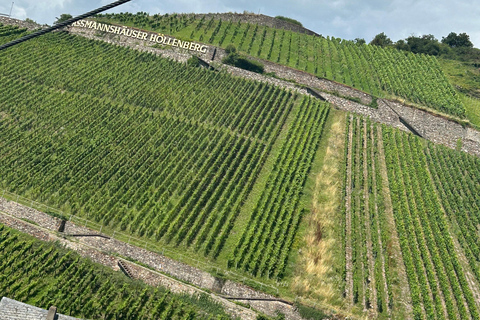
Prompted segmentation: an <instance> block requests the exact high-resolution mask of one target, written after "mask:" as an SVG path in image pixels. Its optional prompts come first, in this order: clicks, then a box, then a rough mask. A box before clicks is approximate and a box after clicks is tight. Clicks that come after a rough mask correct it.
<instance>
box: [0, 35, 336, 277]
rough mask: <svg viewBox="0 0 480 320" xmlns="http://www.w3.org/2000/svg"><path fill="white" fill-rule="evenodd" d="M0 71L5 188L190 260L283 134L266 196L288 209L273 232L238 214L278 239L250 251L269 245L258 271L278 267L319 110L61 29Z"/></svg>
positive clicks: (213, 236) (213, 238)
mask: <svg viewBox="0 0 480 320" xmlns="http://www.w3.org/2000/svg"><path fill="white" fill-rule="evenodd" d="M86 66H88V67H86ZM0 70H1V74H0V81H1V82H2V84H3V86H2V88H1V89H0V91H1V93H0V115H1V118H0V136H1V138H0V148H1V149H2V153H1V157H0V177H1V178H0V186H1V187H2V188H4V189H7V190H10V191H12V192H15V193H17V194H20V195H24V196H26V197H28V198H30V199H32V200H37V201H40V202H43V203H46V204H49V205H50V206H53V207H56V208H59V209H61V210H63V211H64V212H65V213H72V214H76V215H79V216H82V217H86V218H88V219H94V220H95V221H97V222H100V223H102V224H103V225H104V226H109V227H111V228H114V229H121V230H125V231H127V232H129V233H131V234H135V235H139V236H142V237H145V238H148V239H150V240H152V241H159V242H161V243H162V244H169V245H170V246H173V247H176V246H182V247H187V248H191V250H192V254H194V255H197V254H199V253H200V254H201V255H206V256H209V257H213V258H215V257H217V256H218V255H219V254H220V252H221V251H222V249H223V247H224V244H225V241H226V240H227V239H228V238H229V236H230V234H231V231H232V228H233V227H234V224H235V221H236V220H237V218H238V215H239V213H240V210H241V208H242V205H243V204H244V202H245V201H246V199H247V197H248V195H249V193H250V191H251V190H252V188H253V186H254V184H255V182H256V178H257V176H258V175H259V172H260V171H261V169H262V167H263V165H264V163H265V161H266V159H267V158H268V157H269V156H270V155H271V151H272V147H273V145H274V143H275V142H276V141H277V137H278V136H279V134H280V132H281V131H282V130H288V132H289V135H288V140H287V142H286V143H285V145H284V146H282V145H281V144H280V145H279V148H282V150H288V153H287V154H288V158H286V159H283V158H279V159H278V160H277V164H276V167H275V169H274V170H275V172H276V171H277V170H280V172H282V173H281V175H280V176H279V177H278V178H279V179H284V180H282V181H284V183H283V184H282V188H283V189H282V190H278V187H279V186H278V185H270V187H271V188H275V189H273V190H272V191H269V192H274V193H275V194H278V196H279V199H283V200H282V201H287V200H288V201H297V202H292V207H291V208H288V210H286V211H282V212H280V213H279V212H277V211H274V212H273V213H271V217H270V218H269V221H270V220H271V219H272V218H273V217H274V216H275V215H276V214H282V216H284V219H285V220H284V225H282V226H280V225H279V226H278V227H277V228H276V227H275V225H272V224H271V222H269V224H268V225H267V226H264V221H263V220H258V219H257V218H256V215H257V211H254V212H248V211H247V212H245V213H244V214H245V215H246V218H245V219H249V217H250V215H251V216H252V218H251V225H250V227H251V228H254V229H256V228H264V227H266V228H268V229H266V230H270V231H271V232H273V233H275V234H277V233H279V232H281V234H283V235H284V236H285V239H284V241H283V242H281V243H280V244H281V246H278V247H275V248H273V247H272V244H271V243H263V242H262V243H261V244H259V246H258V247H256V248H265V249H266V250H269V251H272V252H275V254H274V255H273V256H272V261H268V263H267V262H265V263H266V264H265V265H264V264H262V272H260V273H259V275H260V274H261V275H266V276H271V277H273V276H275V277H277V278H281V277H282V276H283V269H284V267H283V265H284V264H285V263H286V261H287V259H288V256H289V252H290V247H291V244H292V241H293V239H294V237H295V235H296V230H297V227H298V224H299V222H300V219H301V212H302V210H304V209H303V208H302V207H301V206H298V205H297V204H296V203H298V198H299V194H300V193H301V190H302V187H303V184H304V182H305V179H306V176H307V175H308V171H309V166H310V163H311V162H312V161H313V155H314V154H315V149H316V146H317V144H318V141H319V139H320V136H321V133H322V129H323V123H324V120H325V117H326V116H327V114H328V109H327V107H326V105H324V104H321V103H318V102H315V101H313V100H312V99H311V98H300V97H299V96H298V95H297V94H293V93H292V92H290V91H285V90H281V89H278V88H275V87H273V86H269V85H266V84H262V83H257V82H252V81H246V80H243V79H240V78H233V77H231V76H230V75H228V74H225V73H217V72H212V71H209V70H205V69H202V68H189V67H186V66H185V65H183V64H179V63H175V62H172V61H169V60H166V59H162V58H158V57H156V56H154V55H152V54H147V53H139V52H136V51H133V50H130V49H125V48H120V47H115V46H113V45H110V44H106V43H103V42H95V41H91V40H86V39H84V38H82V37H77V36H72V35H69V34H68V33H63V32H60V33H55V34H49V35H46V36H45V37H43V38H42V39H38V40H34V41H30V42H28V43H25V44H23V45H20V46H17V47H13V48H12V49H11V50H9V51H7V52H6V54H3V55H1V56H0ZM180 88H181V89H180ZM310 117H311V118H310ZM288 118H291V119H292V120H289V121H290V122H292V121H293V119H295V120H294V121H293V125H290V124H287V119H288ZM307 120H308V122H306V123H303V122H302V121H307ZM290 122H289V123H290ZM290 126H293V127H292V128H291V129H290V128H289V127H290ZM307 137H309V139H308V140H305V139H306V138H307ZM296 152H298V153H296ZM293 153H294V154H293ZM287 169H288V170H293V171H292V172H289V173H288V175H287V176H286V177H284V176H283V175H284V173H283V171H285V170H287ZM271 179H272V181H271V183H273V182H274V181H276V176H275V174H274V173H272V178H271ZM288 190H290V192H289V191H288ZM265 196H268V194H265ZM293 199H296V200H293ZM262 201H263V200H262ZM273 209H274V210H277V209H278V208H277V207H274V208H273ZM257 210H258V209H257ZM290 224H293V225H292V227H290ZM252 230H253V229H252ZM239 232H243V230H240V231H237V233H239ZM249 232H250V231H249ZM273 258H275V259H273ZM249 259H250V257H249ZM252 259H253V258H252ZM277 260H278V261H281V264H278V265H277ZM248 261H250V260H248ZM251 261H254V262H255V261H256V260H255V259H254V260H251ZM264 269H265V270H264ZM247 270H249V271H250V272H252V273H254V274H257V271H256V269H255V270H254V269H247Z"/></svg>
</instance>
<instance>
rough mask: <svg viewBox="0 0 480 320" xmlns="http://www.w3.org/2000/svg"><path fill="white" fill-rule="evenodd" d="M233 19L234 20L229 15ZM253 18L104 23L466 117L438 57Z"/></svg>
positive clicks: (138, 18) (125, 18)
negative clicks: (233, 52) (232, 49)
mask: <svg viewBox="0 0 480 320" xmlns="http://www.w3.org/2000/svg"><path fill="white" fill-rule="evenodd" d="M225 18H227V19H228V16H227V17H225ZM245 20H247V21H248V16H247V17H246V18H245V19H244V20H239V19H230V20H222V19H221V17H220V18H219V17H217V16H215V15H211V16H198V17H197V16H196V15H164V16H160V15H154V16H146V15H145V14H143V13H139V14H137V15H132V14H128V13H126V14H114V15H112V14H106V15H101V16H99V21H104V22H113V23H118V24H121V25H129V26H135V27H140V28H143V29H146V30H152V31H155V32H160V33H166V34H169V35H172V36H176V37H179V38H181V39H192V40H196V41H200V42H204V43H209V44H213V45H217V46H220V47H226V46H227V45H228V44H234V45H235V46H236V47H237V48H238V50H240V51H242V52H245V53H247V54H249V55H251V56H254V57H259V58H262V59H265V60H270V61H273V62H276V63H280V64H283V65H286V66H290V67H293V68H296V69H300V70H304V71H307V72H309V73H312V74H314V75H316V76H318V77H322V78H326V79H330V80H335V81H337V82H341V83H345V84H347V85H350V86H353V87H355V88H358V89H361V90H363V91H365V92H367V93H370V94H372V95H374V96H379V97H387V96H392V95H393V96H397V97H401V98H403V99H407V100H408V101H409V102H412V103H419V104H422V105H425V106H428V107H431V108H433V109H437V110H439V111H441V112H444V113H448V114H453V115H456V116H459V117H464V115H465V108H464V106H463V104H462V102H461V101H460V99H459V97H458V96H457V94H456V92H455V90H454V89H453V87H452V86H451V85H450V83H449V82H448V80H447V78H446V77H445V75H444V74H443V72H442V70H441V69H440V66H439V64H438V61H437V60H436V58H435V57H433V56H426V55H414V54H412V53H405V52H402V51H398V50H395V49H390V48H387V49H384V48H381V47H377V46H371V45H357V44H355V43H353V42H352V41H345V40H341V39H336V38H334V37H332V38H330V37H327V38H324V37H321V36H318V35H312V34H306V33H297V32H295V31H291V30H289V29H283V28H282V27H284V26H283V25H280V28H278V27H277V26H275V28H272V27H271V26H272V24H271V23H262V20H260V21H258V20H255V19H252V20H251V21H250V22H244V21H245Z"/></svg>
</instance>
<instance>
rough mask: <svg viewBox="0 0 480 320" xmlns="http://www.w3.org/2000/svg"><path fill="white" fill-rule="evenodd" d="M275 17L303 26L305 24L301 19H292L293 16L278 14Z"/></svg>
mask: <svg viewBox="0 0 480 320" xmlns="http://www.w3.org/2000/svg"><path fill="white" fill-rule="evenodd" d="M275 19H279V20H283V21H286V22H290V23H293V24H296V25H297V26H300V27H303V24H302V23H301V22H300V21H298V20H295V19H292V18H288V17H284V16H276V17H275Z"/></svg>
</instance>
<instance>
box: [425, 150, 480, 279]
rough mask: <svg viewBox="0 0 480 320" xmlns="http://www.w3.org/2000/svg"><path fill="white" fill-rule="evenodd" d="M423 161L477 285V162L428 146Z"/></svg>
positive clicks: (479, 175)
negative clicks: (425, 157) (427, 166)
mask: <svg viewBox="0 0 480 320" xmlns="http://www.w3.org/2000/svg"><path fill="white" fill-rule="evenodd" d="M427 159H428V165H429V168H430V171H431V172H432V176H433V178H434V181H435V185H436V187H437V191H438V194H439V196H440V198H441V199H442V205H443V207H444V208H445V212H446V214H447V216H448V219H449V220H450V222H451V223H452V225H454V226H455V229H457V230H459V231H457V232H456V237H457V239H458V241H459V243H460V245H461V247H462V249H463V252H464V253H465V256H466V258H467V261H468V264H469V267H470V269H471V270H472V272H473V274H474V276H475V278H476V283H477V285H478V284H479V283H480V265H479V261H480V245H479V233H478V228H479V226H480V198H479V197H478V195H479V194H480V161H479V159H478V158H476V157H473V156H470V155H468V154H466V153H460V152H456V151H453V150H450V149H447V148H445V147H443V146H434V145H432V144H429V146H428V151H427Z"/></svg>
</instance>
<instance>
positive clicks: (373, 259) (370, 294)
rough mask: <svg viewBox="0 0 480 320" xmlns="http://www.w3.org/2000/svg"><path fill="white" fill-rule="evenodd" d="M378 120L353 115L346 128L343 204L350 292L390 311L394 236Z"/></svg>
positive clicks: (364, 304)
mask: <svg viewBox="0 0 480 320" xmlns="http://www.w3.org/2000/svg"><path fill="white" fill-rule="evenodd" d="M378 129H379V127H378V126H377V125H374V124H372V123H371V122H370V121H369V120H364V119H363V118H359V117H349V121H348V122H347V134H346V144H347V146H346V149H345V153H346V161H345V168H344V170H345V173H346V174H345V179H346V180H345V182H344V189H343V196H344V199H345V202H344V204H343V206H342V208H343V211H344V214H345V220H344V221H343V223H344V225H345V227H344V230H345V232H344V234H343V237H344V239H343V241H342V244H343V248H344V251H345V255H344V258H345V260H344V261H343V269H344V270H345V272H344V277H345V286H346V287H345V293H346V297H347V299H348V301H349V302H350V303H352V304H354V305H359V306H360V307H361V309H371V310H372V311H373V312H374V313H375V314H381V315H383V316H388V315H389V314H391V309H392V308H393V304H394V298H393V293H392V278H393V277H394V276H393V275H392V272H391V271H390V270H389V266H390V265H392V264H393V262H392V261H390V260H391V259H392V258H391V255H392V252H391V251H392V249H391V248H389V246H388V245H389V244H390V242H391V241H392V240H391V239H390V238H391V235H390V232H389V226H388V223H387V218H386V212H385V199H384V195H383V189H384V188H385V187H387V186H385V185H383V180H382V176H381V174H380V167H381V164H380V160H381V159H380V155H379V146H378V144H379V140H378V133H379V132H378Z"/></svg>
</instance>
